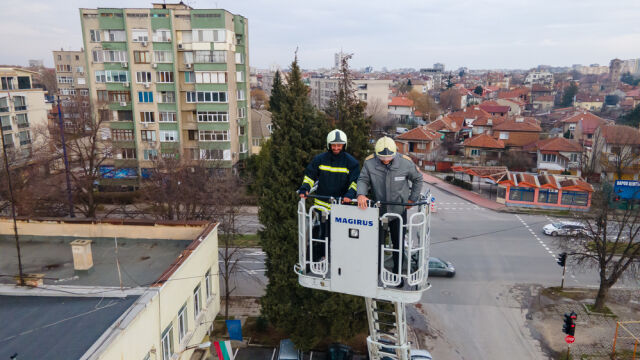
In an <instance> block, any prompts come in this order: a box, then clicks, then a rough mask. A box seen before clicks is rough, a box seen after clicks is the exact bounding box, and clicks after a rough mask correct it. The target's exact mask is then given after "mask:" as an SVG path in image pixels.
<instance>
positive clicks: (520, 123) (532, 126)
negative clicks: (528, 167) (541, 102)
mask: <svg viewBox="0 0 640 360" xmlns="http://www.w3.org/2000/svg"><path fill="white" fill-rule="evenodd" d="M541 132H542V128H540V124H539V123H538V121H537V120H536V119H534V118H532V117H523V116H516V117H515V118H508V119H506V120H505V121H504V122H502V123H500V124H497V125H494V126H493V137H494V138H496V139H499V140H502V141H503V142H504V145H505V147H506V148H511V149H513V148H515V149H522V147H523V146H525V145H527V144H531V143H533V142H536V141H538V139H539V138H540V133H541Z"/></svg>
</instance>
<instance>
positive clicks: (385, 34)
mask: <svg viewBox="0 0 640 360" xmlns="http://www.w3.org/2000/svg"><path fill="white" fill-rule="evenodd" d="M158 2H160V1H158ZM168 2H172V1H168ZM176 2H177V1H176ZM151 3H152V2H150V1H142V0H129V1H124V0H112V1H98V0H69V1H60V0H57V1H43V0H30V1H28V2H9V0H0V6H1V7H2V9H3V11H2V12H1V13H0V34H2V36H0V46H1V48H2V49H3V51H2V53H1V54H0V63H2V64H7V65H24V66H26V65H28V61H29V60H30V59H34V60H43V61H44V64H45V66H48V67H52V66H53V57H52V51H53V50H60V48H64V49H65V50H79V49H80V48H81V46H82V37H81V32H80V17H79V11H78V9H79V8H80V7H82V8H97V7H115V8H124V7H127V8H131V7H140V8H150V7H151V6H152V5H151ZM185 3H187V4H189V5H191V6H193V7H194V8H223V9H226V10H228V11H230V12H232V13H235V14H239V15H242V16H245V17H247V18H248V19H249V36H250V39H251V40H250V44H249V56H250V59H249V60H250V65H251V66H252V67H256V68H269V67H271V66H274V65H276V66H279V67H281V68H287V67H288V66H289V64H290V63H291V61H292V60H293V57H294V53H295V51H296V48H298V58H299V62H300V65H301V67H303V68H305V69H316V68H331V67H332V66H333V64H334V54H335V53H337V52H340V51H341V50H342V51H343V52H345V53H353V54H354V55H353V59H352V61H351V67H352V68H354V69H360V68H364V67H367V66H372V67H373V68H374V70H375V71H379V70H381V69H382V68H383V67H386V68H387V69H389V70H391V69H398V68H415V69H419V68H425V67H432V66H433V64H434V63H443V64H444V65H445V66H446V69H453V70H455V69H457V68H458V67H467V68H469V69H529V68H533V67H536V66H538V65H550V66H554V67H571V66H572V65H573V64H582V65H587V66H588V65H590V64H594V63H597V64H600V65H608V64H609V61H610V60H611V59H614V58H619V59H623V60H625V59H633V58H640V22H638V20H637V19H640V2H638V1H636V0H614V1H611V2H608V3H606V4H605V3H603V2H602V1H596V0H584V1H574V0H568V1H548V0H540V1H535V2H533V1H520V2H514V1H503V0H488V1H484V2H478V1H466V0H464V1H454V2H452V1H447V0H435V1H430V2H425V1H418V0H416V1H406V2H397V3H389V2H386V1H385V2H383V1H377V0H372V1H351V2H344V1H336V0H325V1H308V2H304V3H302V2H299V1H295V0H275V1H264V0H246V1H215V2H210V1H203V0H191V1H188V0H186V1H185Z"/></svg>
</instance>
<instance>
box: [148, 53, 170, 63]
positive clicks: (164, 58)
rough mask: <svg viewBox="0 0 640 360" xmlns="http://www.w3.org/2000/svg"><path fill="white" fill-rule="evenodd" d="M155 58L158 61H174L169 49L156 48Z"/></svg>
mask: <svg viewBox="0 0 640 360" xmlns="http://www.w3.org/2000/svg"><path fill="white" fill-rule="evenodd" d="M153 59H154V60H155V62H157V63H171V62H173V54H172V53H171V51H167V50H156V51H154V52H153Z"/></svg>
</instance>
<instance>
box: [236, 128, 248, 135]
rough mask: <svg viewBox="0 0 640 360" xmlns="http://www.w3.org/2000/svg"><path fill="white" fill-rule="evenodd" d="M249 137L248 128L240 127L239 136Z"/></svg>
mask: <svg viewBox="0 0 640 360" xmlns="http://www.w3.org/2000/svg"><path fill="white" fill-rule="evenodd" d="M245 135H247V132H246V126H238V136H245Z"/></svg>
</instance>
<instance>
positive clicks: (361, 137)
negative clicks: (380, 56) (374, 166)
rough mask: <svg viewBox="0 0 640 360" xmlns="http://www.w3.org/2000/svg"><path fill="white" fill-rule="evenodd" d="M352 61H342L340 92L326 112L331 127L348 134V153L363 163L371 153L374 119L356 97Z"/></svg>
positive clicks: (332, 99)
mask: <svg viewBox="0 0 640 360" xmlns="http://www.w3.org/2000/svg"><path fill="white" fill-rule="evenodd" d="M350 59H351V55H347V56H345V57H344V58H343V59H342V63H341V65H340V82H339V84H338V91H337V92H336V93H335V95H334V96H333V97H332V98H331V100H329V103H328V105H327V108H326V109H325V110H324V111H325V113H326V114H327V115H328V116H329V125H330V126H332V127H334V128H336V129H340V130H342V131H344V132H345V133H346V134H347V139H348V140H349V141H348V144H347V151H348V152H349V153H350V154H351V155H353V156H354V157H355V158H356V159H358V160H359V161H360V163H362V162H363V161H364V158H365V157H367V155H369V153H371V145H370V143H369V140H370V133H371V123H372V119H371V116H369V115H367V114H366V113H365V110H366V108H367V104H366V103H365V102H363V101H360V99H358V97H357V96H356V91H355V88H354V85H353V76H352V75H351V71H350V70H349V60H350Z"/></svg>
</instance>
